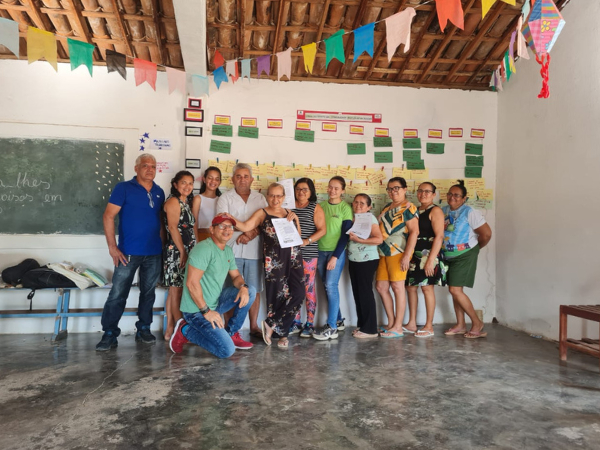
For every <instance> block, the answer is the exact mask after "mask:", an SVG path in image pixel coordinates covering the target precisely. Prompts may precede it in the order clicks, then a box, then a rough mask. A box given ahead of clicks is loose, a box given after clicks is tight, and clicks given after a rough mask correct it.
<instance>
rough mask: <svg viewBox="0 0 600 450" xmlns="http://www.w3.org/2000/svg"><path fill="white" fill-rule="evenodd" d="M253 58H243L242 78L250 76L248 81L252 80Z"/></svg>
mask: <svg viewBox="0 0 600 450" xmlns="http://www.w3.org/2000/svg"><path fill="white" fill-rule="evenodd" d="M251 61H252V60H251V59H242V78H244V77H248V81H250V62H251Z"/></svg>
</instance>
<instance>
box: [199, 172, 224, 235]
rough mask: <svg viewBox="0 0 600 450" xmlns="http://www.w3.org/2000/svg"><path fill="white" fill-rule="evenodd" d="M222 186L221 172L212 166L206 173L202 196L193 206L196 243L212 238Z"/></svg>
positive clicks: (201, 189)
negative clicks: (212, 224) (213, 222)
mask: <svg viewBox="0 0 600 450" xmlns="http://www.w3.org/2000/svg"><path fill="white" fill-rule="evenodd" d="M220 185H221V170H220V169H219V168H218V167H214V166H210V167H209V168H208V169H206V170H205V171H204V176H203V178H202V186H201V187H200V195H196V196H195V197H194V203H193V204H192V213H193V215H194V217H195V218H196V224H195V225H194V233H195V234H196V242H200V241H203V240H204V239H207V238H208V237H209V236H210V231H209V228H210V224H211V223H212V220H213V218H214V217H215V215H216V214H217V199H218V198H219V196H220V195H221V191H220V190H219V186H220Z"/></svg>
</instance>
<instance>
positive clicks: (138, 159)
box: [135, 153, 156, 166]
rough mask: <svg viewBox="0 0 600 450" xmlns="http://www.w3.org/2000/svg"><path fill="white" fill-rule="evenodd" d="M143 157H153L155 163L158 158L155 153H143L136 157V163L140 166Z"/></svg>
mask: <svg viewBox="0 0 600 450" xmlns="http://www.w3.org/2000/svg"><path fill="white" fill-rule="evenodd" d="M142 159H151V160H152V161H154V164H156V158H155V157H154V155H151V154H150V153H142V154H141V155H140V156H138V157H137V158H135V165H136V166H139V165H140V163H141V162H142Z"/></svg>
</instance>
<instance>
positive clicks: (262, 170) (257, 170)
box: [250, 164, 267, 178]
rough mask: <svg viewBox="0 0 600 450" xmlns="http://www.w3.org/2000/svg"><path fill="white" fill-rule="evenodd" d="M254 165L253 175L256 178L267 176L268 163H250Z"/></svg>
mask: <svg viewBox="0 0 600 450" xmlns="http://www.w3.org/2000/svg"><path fill="white" fill-rule="evenodd" d="M250 166H252V176H253V177H254V178H256V177H257V176H258V177H266V176H267V164H258V165H256V164H250Z"/></svg>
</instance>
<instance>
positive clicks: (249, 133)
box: [238, 125, 258, 139]
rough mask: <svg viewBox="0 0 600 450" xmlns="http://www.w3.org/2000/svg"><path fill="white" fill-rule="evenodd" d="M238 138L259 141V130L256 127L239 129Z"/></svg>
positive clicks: (241, 127) (240, 127)
mask: <svg viewBox="0 0 600 450" xmlns="http://www.w3.org/2000/svg"><path fill="white" fill-rule="evenodd" d="M238 136H239V137H245V138H253V139H258V128H255V127H243V126H241V125H240V126H239V127H238Z"/></svg>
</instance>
